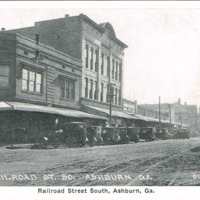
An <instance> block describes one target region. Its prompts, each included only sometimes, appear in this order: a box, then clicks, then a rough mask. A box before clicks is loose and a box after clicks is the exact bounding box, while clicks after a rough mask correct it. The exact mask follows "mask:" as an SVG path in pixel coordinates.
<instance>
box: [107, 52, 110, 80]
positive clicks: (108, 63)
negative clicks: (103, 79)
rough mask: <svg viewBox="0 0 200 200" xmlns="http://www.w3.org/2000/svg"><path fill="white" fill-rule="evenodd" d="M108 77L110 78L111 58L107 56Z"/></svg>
mask: <svg viewBox="0 0 200 200" xmlns="http://www.w3.org/2000/svg"><path fill="white" fill-rule="evenodd" d="M107 76H110V57H109V56H107Z"/></svg>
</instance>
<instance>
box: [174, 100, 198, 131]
mask: <svg viewBox="0 0 200 200" xmlns="http://www.w3.org/2000/svg"><path fill="white" fill-rule="evenodd" d="M174 106H175V121H176V122H178V123H180V124H187V125H189V126H190V129H191V131H192V132H193V133H194V132H195V131H199V130H200V126H199V114H198V108H197V105H188V104H187V102H184V104H182V103H181V99H178V101H177V102H176V103H175V104H174Z"/></svg>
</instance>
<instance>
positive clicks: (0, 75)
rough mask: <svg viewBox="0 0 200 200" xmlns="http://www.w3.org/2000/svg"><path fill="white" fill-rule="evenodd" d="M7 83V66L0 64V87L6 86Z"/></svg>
mask: <svg viewBox="0 0 200 200" xmlns="http://www.w3.org/2000/svg"><path fill="white" fill-rule="evenodd" d="M8 85H9V67H8V66H0V87H7V86H8Z"/></svg>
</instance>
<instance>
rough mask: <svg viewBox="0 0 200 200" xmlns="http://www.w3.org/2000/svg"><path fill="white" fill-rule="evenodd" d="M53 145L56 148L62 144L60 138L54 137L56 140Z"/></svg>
mask: <svg viewBox="0 0 200 200" xmlns="http://www.w3.org/2000/svg"><path fill="white" fill-rule="evenodd" d="M52 145H53V147H54V148H55V149H56V148H58V147H59V145H60V144H59V140H58V138H55V139H54V142H53V144H52Z"/></svg>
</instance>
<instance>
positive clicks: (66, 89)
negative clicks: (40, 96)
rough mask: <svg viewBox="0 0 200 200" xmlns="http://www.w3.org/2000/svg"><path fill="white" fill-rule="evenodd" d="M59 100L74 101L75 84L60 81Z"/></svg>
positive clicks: (63, 80) (65, 80)
mask: <svg viewBox="0 0 200 200" xmlns="http://www.w3.org/2000/svg"><path fill="white" fill-rule="evenodd" d="M60 89H61V98H64V99H71V100H74V99H75V82H74V81H71V80H67V79H61V88H60Z"/></svg>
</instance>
